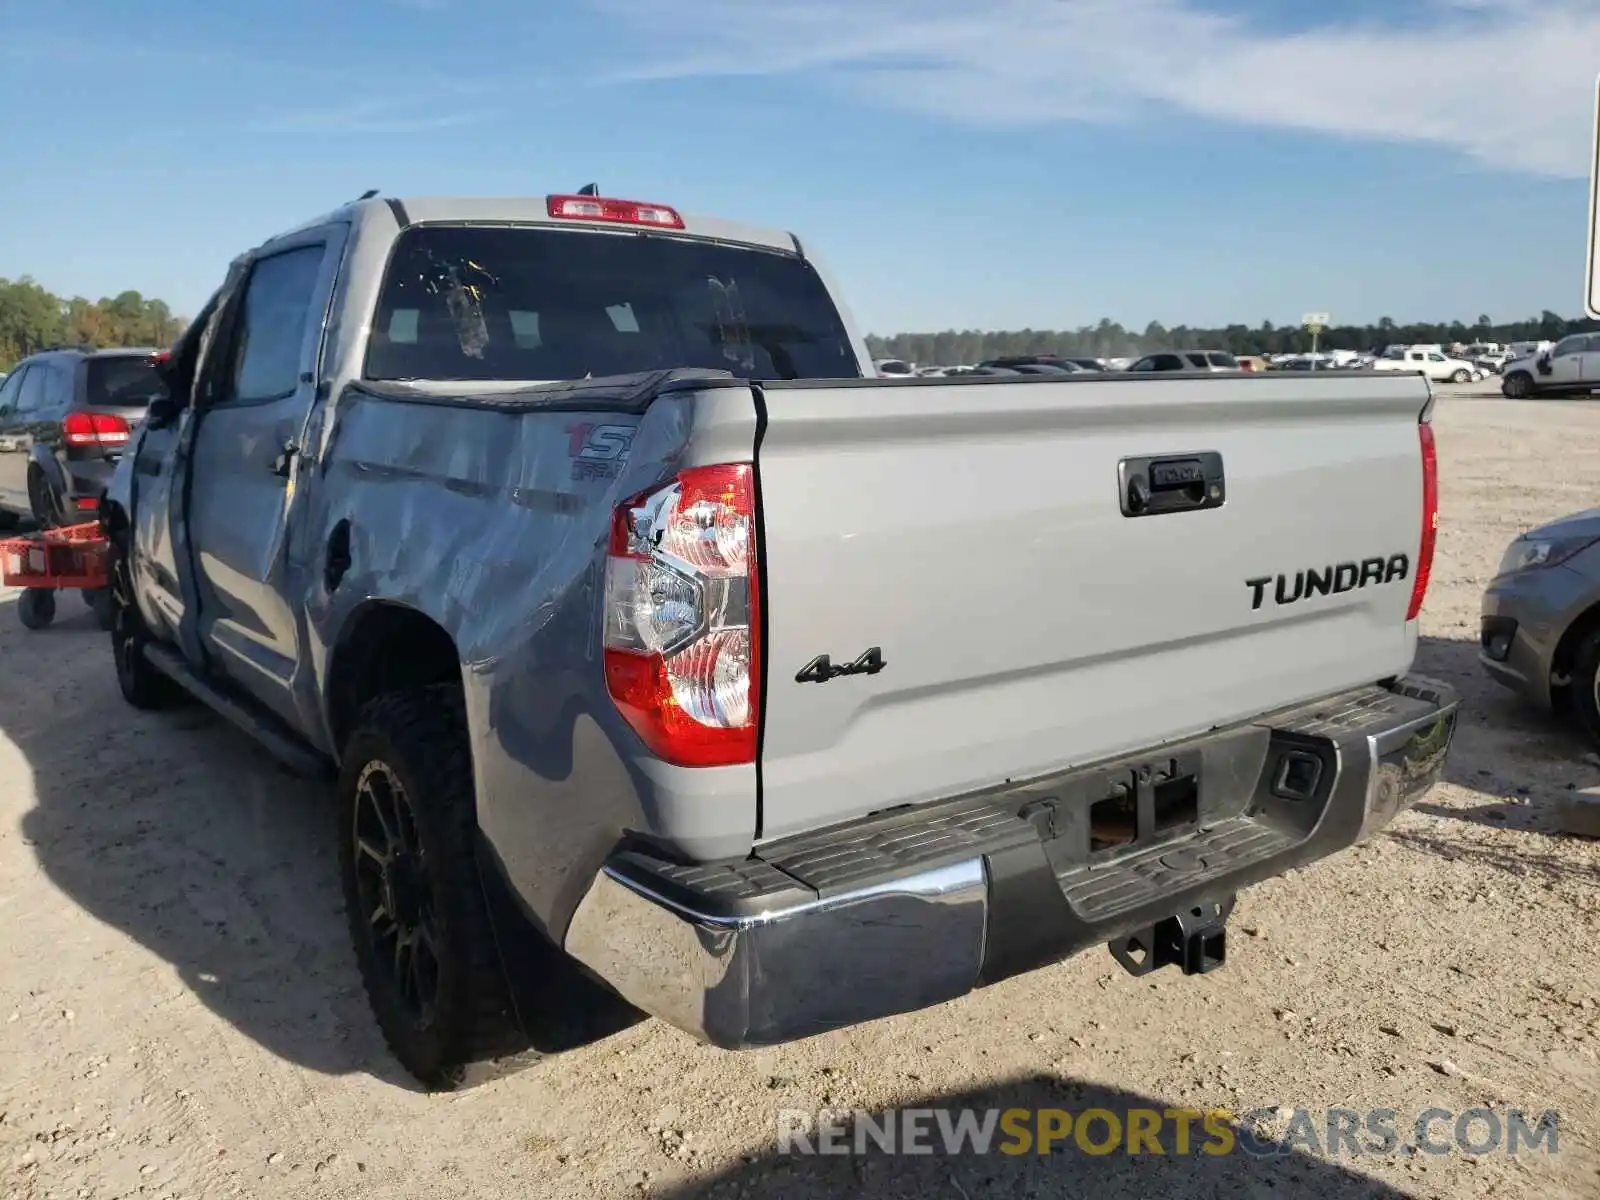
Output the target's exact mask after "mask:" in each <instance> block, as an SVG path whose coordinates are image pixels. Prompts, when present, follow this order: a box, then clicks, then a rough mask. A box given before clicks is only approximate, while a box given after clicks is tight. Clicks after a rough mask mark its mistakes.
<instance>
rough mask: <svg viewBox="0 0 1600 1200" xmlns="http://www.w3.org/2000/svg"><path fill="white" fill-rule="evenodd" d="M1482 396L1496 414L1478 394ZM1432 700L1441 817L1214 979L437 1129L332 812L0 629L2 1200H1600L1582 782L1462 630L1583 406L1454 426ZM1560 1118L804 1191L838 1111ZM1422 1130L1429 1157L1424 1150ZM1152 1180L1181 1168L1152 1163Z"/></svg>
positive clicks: (79, 639) (98, 647)
mask: <svg viewBox="0 0 1600 1200" xmlns="http://www.w3.org/2000/svg"><path fill="white" fill-rule="evenodd" d="M1479 390H1480V391H1481V389H1479ZM1437 425H1438V430H1439V437H1440V444H1441V448H1442V487H1443V505H1444V521H1445V523H1444V530H1443V533H1442V536H1441V541H1440V555H1439V561H1438V563H1437V565H1436V567H1435V576H1434V586H1433V591H1432V594H1431V596H1430V600H1429V603H1428V607H1427V611H1426V613H1425V615H1424V618H1423V632H1424V634H1425V640H1424V645H1423V647H1422V650H1421V654H1420V661H1419V664H1418V667H1419V669H1420V670H1423V671H1426V672H1429V673H1432V674H1436V675H1439V676H1442V677H1444V678H1446V679H1449V680H1451V681H1453V682H1454V683H1456V684H1457V685H1458V686H1459V687H1460V688H1461V689H1462V691H1463V693H1464V695H1465V697H1466V699H1467V703H1468V706H1469V711H1468V714H1467V716H1466V718H1465V723H1464V726H1463V728H1462V730H1461V733H1460V736H1459V738H1458V740H1457V744H1456V749H1455V752H1454V757H1453V760H1452V762H1451V765H1450V772H1449V780H1450V781H1449V783H1448V784H1447V785H1445V786H1442V787H1440V788H1439V789H1437V790H1436V791H1435V793H1433V794H1432V795H1431V796H1430V797H1428V798H1427V799H1426V800H1425V802H1424V803H1423V804H1422V805H1421V806H1420V808H1419V809H1418V810H1417V811H1415V812H1413V813H1411V814H1409V815H1407V816H1406V817H1404V818H1403V819H1401V820H1400V821H1399V822H1398V823H1397V825H1396V826H1395V827H1394V828H1393V829H1392V831H1391V832H1389V833H1387V834H1385V835H1383V836H1381V837H1380V838H1378V839H1377V840H1376V841H1375V842H1373V843H1371V844H1369V845H1367V846H1365V847H1362V848H1359V849H1356V850H1352V851H1349V852H1346V853H1345V854H1343V855H1341V856H1339V857H1337V858H1335V859H1333V860H1331V861H1327V862H1323V863H1320V864H1318V865H1316V866H1315V867H1313V868H1311V869H1308V870H1305V871H1300V872H1296V873H1294V874H1293V875H1292V876H1290V877H1289V878H1285V879H1282V880H1277V881H1274V882H1272V883H1269V884H1266V885H1264V886H1261V887H1259V888H1256V889H1254V890H1253V891H1251V892H1249V893H1248V894H1246V895H1245V896H1244V897H1242V898H1241V901H1240V905H1239V909H1238V911H1237V915H1236V917H1235V920H1234V924H1233V929H1234V936H1233V938H1232V939H1231V943H1230V962H1229V965H1228V967H1227V968H1226V969H1225V970H1223V971H1220V972H1217V973H1215V974H1212V975H1207V976H1203V977H1198V978H1195V979H1183V978H1181V977H1179V976H1177V975H1176V974H1175V973H1172V972H1162V973H1160V975H1157V976H1151V977H1150V978H1149V979H1146V980H1138V979H1134V978H1131V977H1129V976H1127V975H1125V974H1124V973H1123V972H1122V971H1121V970H1120V969H1117V968H1116V967H1115V966H1114V965H1113V964H1112V962H1111V960H1110V958H1109V956H1107V955H1106V954H1104V953H1103V952H1094V953H1090V954H1087V955H1084V956H1082V957H1080V958H1078V959H1076V960H1073V961H1071V962H1067V963H1064V964H1061V965H1059V966H1056V967H1054V968H1050V969H1047V970H1044V971H1041V972H1038V973H1035V974H1033V975H1030V976H1027V977H1024V978H1021V979H1016V980H1013V981H1010V982H1008V983H1006V984H1003V985H1000V986H998V987H995V988H993V989H990V990H988V991H986V992H982V993H979V994H976V995H973V996H970V997H968V998H966V999H965V1000H962V1001H960V1002H957V1003H954V1004H949V1005H946V1006H944V1007H942V1008H939V1009H937V1010H934V1011H931V1012H925V1013H921V1014H917V1015H913V1016H908V1017H903V1018H899V1019H896V1020H891V1021H884V1022H880V1023H878V1024H875V1025H872V1026H870V1027H866V1028H861V1029H856V1030H851V1031H847V1032H842V1033H838V1034H834V1035H830V1036H825V1037H820V1038H816V1039H813V1040H811V1041H809V1042H806V1043H804V1044H800V1045H794V1046H789V1047H784V1048H781V1049H776V1050H771V1051H761V1052H747V1053H744V1054H737V1055H735V1054H727V1053H723V1052H719V1051H716V1050H711V1049H707V1048H704V1047H701V1046H698V1045H696V1044H695V1043H693V1042H691V1041H690V1040H689V1039H687V1038H685V1037H683V1036H680V1035H679V1034H677V1033H675V1032H673V1031H671V1030H669V1029H666V1028H664V1027H662V1026H660V1025H658V1024H655V1023H653V1022H652V1023H643V1024H638V1025H635V1026H633V1027H632V1028H629V1029H627V1030H626V1031H624V1032H622V1033H620V1034H617V1035H615V1036H613V1037H611V1038H610V1039H608V1040H606V1041H604V1042H601V1043H599V1044H596V1045H593V1046H590V1047H587V1048H584V1049H581V1050H577V1051H573V1052H571V1053H569V1054H566V1055H564V1056H562V1057H559V1058H556V1059H551V1060H546V1061H544V1062H542V1063H537V1064H535V1065H533V1066H530V1067H528V1068H527V1069H525V1070H523V1071H522V1072H520V1073H518V1074H515V1075H512V1076H510V1077H507V1078H503V1079H499V1080H496V1081H494V1082H491V1083H487V1084H484V1085H482V1086H480V1087H477V1088H475V1089H470V1090H468V1091H466V1092H463V1093H459V1094H456V1095H452V1096H444V1097H430V1096H427V1095H423V1094H420V1093H418V1092H417V1091H415V1090H413V1089H412V1088H411V1087H410V1086H409V1085H408V1083H407V1081H406V1080H405V1079H404V1078H402V1077H401V1075H400V1074H399V1072H398V1070H397V1069H396V1068H395V1066H394V1065H393V1064H392V1062H391V1061H390V1060H389V1059H388V1057H387V1056H386V1053H385V1051H384V1049H383V1047H382V1045H381V1043H380V1042H379V1040H378V1038H377V1035H376V1034H375V1033H374V1031H373V1028H372V1025H371V1024H370V1022H369V1020H368V1017H367V1011H366V1007H365V1004H364V1001H363V999H362V997H361V994H360V990H359V985H358V983H357V980H356V976H355V971H354V969H353V967H352V965H351V960H350V954H349V951H348V950H347V947H346V938H345V933H344V931H343V928H342V917H341V913H340V901H339V897H338V894H337V888H336V884H335V876H334V864H333V860H332V857H331V855H330V852H329V849H328V847H329V842H330V839H329V836H328V828H329V826H328V821H329V818H328V815H327V810H326V804H325V799H324V797H323V796H322V795H320V794H318V793H317V792H316V789H312V788H308V787H307V786H306V785H304V784H302V783H298V782H296V781H294V780H292V779H290V778H288V777H286V776H285V775H283V774H281V773H280V772H278V771H277V770H276V769H275V768H274V767H273V766H272V765H271V763H270V762H269V761H268V760H267V759H266V758H265V757H264V756H263V755H262V754H260V753H258V752H257V751H256V750H255V749H254V748H253V746H252V745H251V744H249V743H248V742H247V741H246V740H245V739H244V738H243V737H242V736H240V735H238V734H236V733H235V732H233V731H232V730H231V729H230V728H228V727H226V726H225V725H224V724H223V723H222V722H220V721H218V720H215V719H212V718H211V717H209V716H208V715H206V714H205V713H202V712H192V713H185V714H183V715H181V716H178V717H171V716H159V717H157V716H145V715H140V714H135V713H133V712H131V711H130V710H128V709H126V708H124V707H123V706H122V704H121V701H120V700H119V699H118V697H117V695H116V688H115V683H114V681H113V679H112V674H111V668H110V662H109V652H108V649H107V646H106V640H105V637H104V635H103V634H100V633H98V632H96V631H95V630H94V629H93V628H92V624H91V622H90V619H89V617H88V614H87V612H86V610H83V609H81V608H80V607H79V606H78V605H77V604H76V602H75V601H72V602H71V603H69V604H68V605H67V606H65V607H64V609H63V612H64V613H65V614H66V615H67V618H68V619H66V620H63V621H61V622H59V623H58V625H57V626H56V628H54V629H52V630H50V631H49V632H47V633H39V634H29V633H25V632H23V631H22V630H21V629H20V628H19V626H18V624H17V621H16V619H15V616H14V614H13V613H12V612H11V611H10V608H9V598H8V599H7V601H6V602H5V603H4V604H0V961H3V962H5V963H6V964H7V965H6V968H5V970H4V971H3V972H0V1172H3V1174H0V1180H3V1186H0V1191H3V1194H4V1195H6V1196H8V1197H19V1198H20V1197H27V1198H30V1200H31V1198H34V1197H44V1196H57V1197H95V1198H102V1197H122V1196H135V1195H139V1196H149V1197H162V1196H173V1197H199V1196H228V1195H242V1196H262V1197H283V1196H299V1195H326V1196H332V1197H346V1196H367V1195H371V1196H380V1197H402V1196H407V1197H408V1196H417V1197H438V1198H441V1200H442V1198H449V1197H467V1196H472V1197H493V1196H505V1197H511V1196H516V1197H524V1196H534V1197H565V1196H572V1197H588V1196H594V1195H640V1194H646V1193H648V1194H651V1195H669V1196H688V1195H698V1194H701V1192H702V1190H705V1189H713V1188H714V1189H715V1190H716V1192H717V1194H726V1195H734V1194H745V1195H752V1196H775V1197H809V1196H831V1195H869V1196H907V1197H919V1198H920V1197H928V1198H931V1197H936V1196H937V1197H952V1198H956V1200H977V1198H979V1197H985V1196H1023V1195H1033V1196H1057V1195H1060V1196H1075V1195H1088V1194H1104V1195H1111V1196H1124V1195H1126V1196H1139V1197H1155V1196H1174V1197H1198V1196H1209V1195H1214V1196H1219V1197H1229V1198H1231V1197H1249V1196H1260V1197H1268V1196H1274V1195H1279V1194H1285V1193H1287V1192H1291V1191H1292V1192H1294V1193H1295V1194H1305V1195H1312V1196H1397V1195H1406V1196H1430V1197H1434V1196H1437V1197H1479V1196H1529V1197H1533V1196H1538V1197H1560V1196H1572V1197H1577V1196H1588V1197H1593V1196H1596V1195H1600V1170H1597V1166H1600V1155H1597V1153H1596V1148H1597V1146H1600V1125H1597V1114H1600V1104H1597V1101H1600V1062H1597V1051H1600V971H1597V970H1596V967H1595V957H1594V956H1595V948H1596V946H1597V945H1600V843H1594V842H1582V841H1578V840H1574V839H1570V838H1565V837H1562V836H1560V835H1558V834H1557V833H1555V832H1554V831H1553V825H1552V822H1551V815H1550V807H1551V804H1552V802H1553V801H1554V800H1555V798H1556V797H1557V796H1559V795H1560V794H1561V793H1562V792H1563V791H1564V790H1565V789H1567V788H1570V787H1572V786H1574V785H1576V786H1578V787H1585V786H1588V785H1590V784H1595V783H1600V765H1596V764H1597V763H1600V759H1595V760H1592V761H1591V760H1586V759H1585V752H1586V747H1584V746H1582V745H1580V744H1579V743H1578V742H1577V741H1575V740H1574V739H1573V738H1572V737H1571V736H1570V735H1569V734H1568V733H1567V732H1565V731H1564V730H1563V729H1561V728H1559V727H1558V726H1556V725H1555V724H1553V723H1551V722H1549V721H1546V720H1542V719H1540V718H1539V717H1537V716H1535V715H1533V714H1531V713H1529V712H1527V711H1525V710H1524V709H1523V708H1521V707H1520V706H1519V705H1518V704H1517V703H1516V702H1515V701H1513V700H1512V699H1511V698H1510V697H1508V696H1504V695H1502V694H1500V692H1499V691H1498V690H1497V689H1495V688H1494V687H1493V685H1491V684H1489V683H1488V682H1487V681H1486V680H1485V679H1484V677H1483V676H1482V675H1481V674H1480V672H1479V669H1478V667H1477V665H1476V662H1475V638H1476V630H1477V613H1478V598H1479V590H1480V588H1481V586H1482V583H1483V581H1484V580H1485V579H1486V578H1487V576H1488V574H1489V572H1490V570H1491V569H1492V568H1493V566H1494V564H1495V562H1496V561H1497V558H1498V556H1499V554H1500V552H1501V550H1502V548H1503V545H1504V543H1505V542H1506V541H1507V540H1508V539H1509V538H1510V537H1512V536H1513V535H1514V534H1516V533H1517V532H1519V531H1520V530H1522V529H1523V528H1525V527H1526V526H1528V525H1529V524H1531V523H1534V522H1537V521H1540V520H1543V519H1546V518H1549V517H1554V516H1557V515H1559V514H1561V513H1565V512H1568V511H1571V510H1575V509H1579V508H1583V507H1586V506H1588V505H1590V504H1591V503H1593V502H1594V484H1593V483H1592V481H1591V480H1590V479H1589V477H1588V468H1587V464H1592V463H1594V462H1597V461H1600V405H1597V404H1592V403H1591V404H1584V403H1543V402H1528V403H1521V404H1512V403H1509V402H1506V401H1502V400H1499V399H1484V398H1479V397H1475V396H1469V395H1465V394H1456V395H1450V396H1447V397H1446V398H1445V399H1444V400H1442V402H1441V406H1440V411H1439V414H1438V421H1437ZM942 1104H956V1105H974V1106H978V1107H984V1108H987V1107H990V1106H999V1107H1009V1106H1012V1105H1043V1106H1053V1107H1064V1108H1069V1109H1074V1110H1082V1109H1083V1108H1085V1107H1090V1106H1100V1107H1105V1108H1112V1109H1126V1108H1127V1107H1129V1106H1135V1107H1154V1108H1158V1109H1159V1108H1163V1107H1173V1106H1200V1107H1205V1106H1223V1107H1227V1108H1229V1109H1232V1110H1234V1111H1237V1112H1242V1111H1246V1110H1251V1109H1256V1108H1261V1107H1265V1108H1269V1109H1275V1108H1278V1107H1279V1106H1285V1107H1291V1108H1292V1107H1297V1106H1298V1107H1306V1108H1311V1109H1324V1108H1327V1107H1330V1106H1342V1107H1345V1108H1351V1109H1356V1110H1368V1109H1372V1108H1389V1109H1394V1110H1397V1112H1398V1113H1399V1114H1401V1120H1400V1123H1401V1128H1402V1132H1404V1131H1405V1130H1406V1129H1408V1128H1409V1123H1410V1121H1411V1120H1412V1118H1414V1116H1415V1115H1416V1114H1417V1113H1420V1112H1422V1111H1423V1110H1425V1109H1427V1108H1429V1107H1432V1106H1435V1105H1437V1106H1438V1107H1440V1108H1444V1109H1449V1110H1452V1111H1454V1112H1459V1111H1461V1110H1464V1109H1467V1108H1471V1107H1474V1106H1479V1105H1491V1106H1499V1107H1500V1108H1501V1110H1502V1111H1503V1110H1504V1108H1506V1107H1519V1108H1522V1109H1524V1110H1530V1111H1531V1113H1532V1114H1538V1113H1540V1112H1542V1111H1544V1110H1546V1109H1556V1110H1558V1111H1559V1113H1560V1119H1561V1126H1560V1134H1559V1147H1558V1153H1557V1154H1555V1155H1554V1156H1551V1155H1548V1154H1547V1153H1545V1152H1544V1151H1542V1150H1541V1151H1539V1152H1536V1153H1531V1154H1530V1153H1524V1154H1523V1155H1522V1156H1519V1157H1518V1158H1515V1159H1512V1158H1510V1157H1509V1156H1507V1155H1506V1154H1505V1153H1504V1152H1503V1151H1502V1152H1500V1153H1495V1154H1488V1155H1484V1156H1481V1157H1476V1158H1474V1157H1470V1156H1466V1155H1462V1154H1458V1153H1451V1154H1447V1155H1442V1156H1434V1155H1429V1154H1424V1153H1406V1152H1405V1151H1404V1150H1403V1149H1402V1150H1401V1151H1398V1152H1396V1153H1393V1154H1390V1155H1384V1156H1373V1155H1365V1156H1362V1157H1359V1158H1357V1157H1351V1156H1349V1155H1344V1156H1339V1157H1328V1156H1326V1155H1324V1156H1316V1155H1312V1154H1308V1153H1300V1152H1296V1153H1295V1154H1293V1155H1292V1156H1289V1157H1286V1158H1278V1159H1264V1158H1260V1157H1256V1156H1251V1155H1247V1154H1234V1155H1231V1156H1227V1157H1206V1156H1197V1157H1188V1158H1177V1157H1166V1158H1154V1157H1134V1158H1130V1157H1128V1156H1125V1155H1123V1154H1120V1153H1118V1154H1112V1155H1107V1156H1103V1157H1094V1156H1089V1155H1085V1154H1082V1153H1079V1152H1078V1151H1076V1150H1069V1151H1067V1152H1065V1153H1058V1154H1056V1155H1054V1156H1053V1157H1050V1158H1048V1159H1041V1158H1038V1157H1033V1156H1024V1157H1020V1158H1011V1157H1006V1156H1003V1155H997V1154H991V1155H988V1156H984V1157H970V1156H969V1157H964V1158H944V1157H942V1156H941V1157H918V1158H905V1157H902V1158H899V1159H895V1160H888V1159H885V1158H883V1157H866V1158H859V1159H858V1158H854V1157H846V1158H838V1157H832V1158H793V1157H782V1156H779V1155H777V1154H776V1153H775V1139H776V1126H775V1120H776V1118H775V1114H776V1112H777V1110H779V1109H796V1108H811V1107H815V1106H821V1105H837V1106H842V1107H848V1108H864V1109H873V1110H877V1109H883V1108H886V1107H891V1106H897V1105H909V1106H921V1105H942ZM1446 1128H1447V1127H1445V1126H1441V1127H1440V1130H1443V1129H1446ZM1168 1149H1169V1150H1170V1149H1171V1146H1170V1144H1169V1146H1168Z"/></svg>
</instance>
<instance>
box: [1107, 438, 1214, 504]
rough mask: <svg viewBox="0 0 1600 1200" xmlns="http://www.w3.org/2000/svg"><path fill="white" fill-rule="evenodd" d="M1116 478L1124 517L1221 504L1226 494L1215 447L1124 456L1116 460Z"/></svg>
mask: <svg viewBox="0 0 1600 1200" xmlns="http://www.w3.org/2000/svg"><path fill="white" fill-rule="evenodd" d="M1117 482H1118V484H1119V490H1120V491H1121V493H1122V515H1123V516H1125V517H1159V516H1161V515H1163V514H1165V513H1178V512H1195V511H1197V510H1199V509H1204V508H1221V507H1222V505H1223V503H1224V501H1226V500H1227V498H1228V483H1227V480H1226V479H1225V478H1224V476H1223V472H1222V455H1220V454H1218V453H1217V452H1216V451H1215V450H1199V451H1194V452H1192V453H1187V454H1151V455H1145V456H1143V457H1140V458H1125V459H1123V460H1122V461H1121V462H1119V463H1118V464H1117Z"/></svg>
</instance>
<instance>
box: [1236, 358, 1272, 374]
mask: <svg viewBox="0 0 1600 1200" xmlns="http://www.w3.org/2000/svg"><path fill="white" fill-rule="evenodd" d="M1237 362H1238V363H1239V370H1241V371H1249V372H1251V373H1255V372H1258V371H1265V370H1266V369H1267V360H1266V359H1264V358H1262V357H1261V356H1260V355H1259V354H1241V355H1239V356H1238V357H1237Z"/></svg>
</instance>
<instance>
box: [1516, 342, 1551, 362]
mask: <svg viewBox="0 0 1600 1200" xmlns="http://www.w3.org/2000/svg"><path fill="white" fill-rule="evenodd" d="M1554 345H1555V343H1554V342H1512V343H1511V344H1510V345H1509V346H1507V347H1506V353H1507V354H1508V355H1509V356H1510V357H1511V358H1512V359H1518V358H1532V357H1533V356H1534V355H1536V354H1539V353H1541V352H1543V351H1545V350H1549V349H1550V348H1551V347H1552V346H1554Z"/></svg>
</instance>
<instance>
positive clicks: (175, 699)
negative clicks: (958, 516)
mask: <svg viewBox="0 0 1600 1200" xmlns="http://www.w3.org/2000/svg"><path fill="white" fill-rule="evenodd" d="M126 536H127V535H126V534H122V535H114V536H113V537H112V539H111V545H110V547H109V548H108V550H107V555H106V557H107V564H106V565H107V568H108V570H109V572H110V575H111V584H110V586H109V587H108V588H107V589H106V609H107V613H106V616H105V617H103V618H102V620H104V621H105V622H106V623H107V624H106V628H107V632H108V633H109V634H110V636H111V659H112V661H113V662H114V663H115V664H116V669H117V689H118V690H119V691H120V692H121V693H122V698H123V699H124V700H126V701H127V702H128V703H129V704H131V705H132V706H133V707H134V708H139V709H144V710H145V711H147V712H154V711H157V710H159V709H163V708H176V707H177V706H178V705H181V704H184V703H187V702H188V700H189V699H190V696H189V693H188V692H186V691H184V689H183V687H182V686H181V685H180V684H178V683H177V681H175V680H174V679H172V678H171V677H170V676H167V675H164V674H162V673H161V671H160V670H159V669H157V667H156V665H155V664H154V663H152V662H151V661H150V660H149V659H148V658H146V657H145V656H144V648H145V645H146V644H147V643H148V642H149V641H150V631H149V630H148V629H147V628H146V627H145V623H144V617H143V616H142V615H140V612H139V606H138V605H137V604H136V603H135V602H134V599H133V587H132V580H131V579H130V578H129V577H128V554H127V543H126V540H125V539H126ZM95 615H96V616H99V615H100V610H99V609H98V608H96V610H95Z"/></svg>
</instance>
